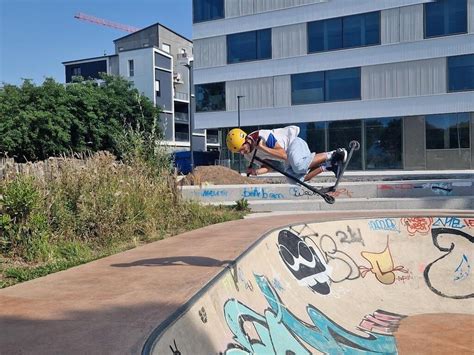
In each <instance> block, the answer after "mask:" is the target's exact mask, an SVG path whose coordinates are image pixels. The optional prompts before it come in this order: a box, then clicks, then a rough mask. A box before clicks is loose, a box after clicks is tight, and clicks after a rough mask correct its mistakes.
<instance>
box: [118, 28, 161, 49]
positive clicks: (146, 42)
mask: <svg viewBox="0 0 474 355" xmlns="http://www.w3.org/2000/svg"><path fill="white" fill-rule="evenodd" d="M114 42H115V53H119V52H120V51H128V50H131V49H140V48H144V47H153V46H158V26H152V27H150V28H147V29H145V30H141V31H138V32H135V33H132V34H131V35H129V36H127V37H125V38H122V39H118V40H116V41H114Z"/></svg>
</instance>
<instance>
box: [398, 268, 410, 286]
mask: <svg viewBox="0 0 474 355" xmlns="http://www.w3.org/2000/svg"><path fill="white" fill-rule="evenodd" d="M410 280H413V273H412V272H411V271H409V272H408V274H406V275H398V276H397V281H399V282H401V283H403V284H404V283H405V282H407V281H410Z"/></svg>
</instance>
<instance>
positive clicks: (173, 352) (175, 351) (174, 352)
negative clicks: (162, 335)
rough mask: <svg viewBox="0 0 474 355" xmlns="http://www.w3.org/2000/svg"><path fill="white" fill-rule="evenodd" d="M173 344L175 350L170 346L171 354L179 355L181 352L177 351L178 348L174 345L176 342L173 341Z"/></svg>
mask: <svg viewBox="0 0 474 355" xmlns="http://www.w3.org/2000/svg"><path fill="white" fill-rule="evenodd" d="M173 343H174V347H175V348H176V349H173V346H172V345H170V349H171V353H172V354H173V355H181V351H179V350H178V346H177V345H176V340H173Z"/></svg>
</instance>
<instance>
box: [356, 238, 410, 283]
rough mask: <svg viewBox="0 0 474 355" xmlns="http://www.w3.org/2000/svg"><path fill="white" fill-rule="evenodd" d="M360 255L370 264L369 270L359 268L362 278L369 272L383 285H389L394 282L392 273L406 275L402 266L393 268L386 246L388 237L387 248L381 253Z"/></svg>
mask: <svg viewBox="0 0 474 355" xmlns="http://www.w3.org/2000/svg"><path fill="white" fill-rule="evenodd" d="M361 255H362V257H363V258H364V259H365V260H367V261H368V262H369V263H370V266H371V267H370V268H368V267H365V266H359V269H360V273H361V276H362V277H365V275H367V273H369V272H371V273H373V274H374V275H375V278H376V279H377V280H379V281H380V282H381V283H383V284H384V285H391V284H393V283H394V282H395V273H394V271H400V272H403V273H408V270H405V268H404V267H403V266H396V267H395V264H394V262H393V258H392V254H391V253H390V248H389V245H388V237H387V246H386V247H385V249H384V250H383V251H382V252H381V253H370V252H367V251H363V252H362V253H361Z"/></svg>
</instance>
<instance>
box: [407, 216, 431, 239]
mask: <svg viewBox="0 0 474 355" xmlns="http://www.w3.org/2000/svg"><path fill="white" fill-rule="evenodd" d="M400 223H401V225H403V226H406V228H407V232H408V235H410V236H414V235H415V234H417V233H419V234H421V235H426V234H428V233H429V232H430V229H431V224H432V223H433V218H422V217H412V218H402V219H401V221H400Z"/></svg>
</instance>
